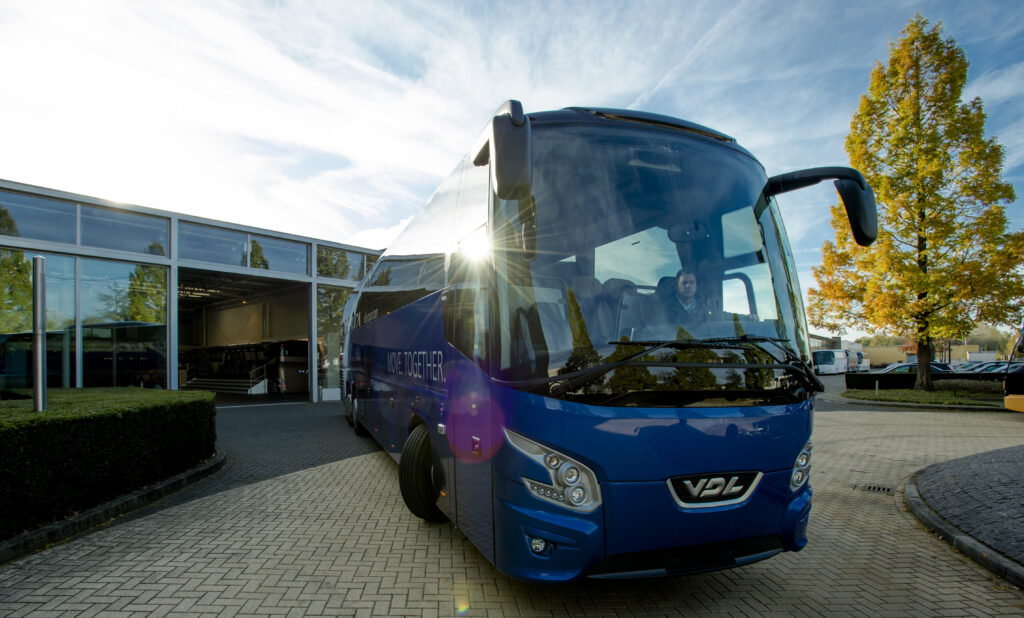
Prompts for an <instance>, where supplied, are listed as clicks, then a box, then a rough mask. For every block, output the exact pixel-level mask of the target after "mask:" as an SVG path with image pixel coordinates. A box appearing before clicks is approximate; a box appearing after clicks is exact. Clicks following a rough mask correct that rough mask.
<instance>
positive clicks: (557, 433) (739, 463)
mask: <svg viewBox="0 0 1024 618" xmlns="http://www.w3.org/2000/svg"><path fill="white" fill-rule="evenodd" d="M494 402H495V403H494V405H495V407H496V408H497V409H496V410H495V414H496V415H499V414H500V415H501V416H502V417H503V418H504V419H505V424H506V426H507V427H509V428H511V429H513V430H514V431H517V432H519V433H522V434H523V435H525V436H527V437H529V438H531V439H533V440H536V441H538V442H541V443H544V444H549V445H551V446H552V447H554V448H557V449H558V450H560V451H562V452H564V453H566V454H568V455H572V456H575V457H578V458H580V459H581V460H582V461H583V462H584V463H586V464H587V465H588V466H591V468H593V469H594V471H595V472H597V474H598V477H599V478H600V479H601V480H602V481H612V482H637V481H662V482H664V481H665V479H666V478H668V477H669V476H676V475H681V474H702V473H710V472H729V471H742V470H760V471H762V472H770V471H775V470H789V469H791V468H792V467H793V460H794V458H796V456H797V455H798V454H799V453H800V449H802V448H803V446H804V445H805V444H806V443H807V441H808V440H809V439H810V435H811V419H812V412H811V409H812V406H811V402H810V401H805V402H803V403H800V404H794V405H788V406H772V407H758V406H751V407H731V408H721V407H714V408H700V407H689V408H625V407H623V408H615V407H602V406H590V405H584V404H579V403H573V402H569V401H561V400H557V399H550V398H546V397H541V396H539V395H533V394H530V393H524V392H520V391H515V390H513V389H508V388H502V387H498V386H496V387H495V388H494Z"/></svg>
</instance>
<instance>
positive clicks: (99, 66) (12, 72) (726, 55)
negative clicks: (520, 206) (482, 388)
mask: <svg viewBox="0 0 1024 618" xmlns="http://www.w3.org/2000/svg"><path fill="white" fill-rule="evenodd" d="M972 6H973V5H972ZM914 10H916V7H914V6H911V5H905V4H904V5H900V4H877V3H868V4H858V5H842V4H834V5H827V4H826V5H823V4H821V3H819V2H794V3H791V4H790V5H787V9H786V11H779V10H778V9H777V7H775V6H773V5H771V4H761V3H756V2H729V3H721V2H713V1H697V2H687V3H684V4H680V3H677V2H670V1H661V2H658V1H651V2H644V3H620V2H610V1H608V2H601V1H595V2H592V3H587V4H576V3H539V2H537V3H533V2H525V3H517V4H514V5H505V4H500V3H499V4H476V5H474V4H461V3H443V2H442V3H437V2H420V1H409V2H382V1H376V0H368V1H367V2H359V3H355V2H347V3H338V2H326V1H322V0H321V1H317V0H295V1H292V0H283V1H281V2H275V3H264V2H248V1H242V0H239V1H237V2H230V1H226V2H220V3H213V4H211V3H204V2H201V1H199V0H181V1H179V2H175V3H156V4H154V3H141V4H140V3H136V2H130V1H128V0H94V1H92V2H89V3H77V2H33V3H30V2H18V1H16V0H0V79H3V81H4V84H5V92H4V96H2V97H0V141H2V143H3V144H4V148H2V149H0V176H2V177H4V178H6V179H9V180H15V181H21V182H26V183H31V184H38V185H42V186H47V187H53V188H56V189H62V190H67V191H73V192H79V193H85V194H89V195H95V196H98V197H103V198H108V199H112V200H118V201H125V202H131V203H137V204H142V205H145V206H152V207H156V208H164V209H168V210H174V211H179V212H185V213H190V214H197V215H201V216H205V217H210V218H215V219H225V220H229V221H236V222H240V223H246V224H249V225H254V226H257V227H265V228H270V229H276V230H280V231H286V232H291V233H296V234H302V235H309V236H313V237H318V238H325V239H330V240H339V241H347V242H351V243H355V244H358V243H359V242H365V243H367V245H368V246H377V247H380V246H383V245H382V244H380V243H384V244H386V243H387V242H390V239H391V238H393V236H394V234H395V233H397V230H398V229H399V228H400V227H401V225H402V224H401V223H399V224H394V222H401V221H405V220H407V219H408V218H409V217H410V216H411V215H412V213H413V212H415V211H416V210H417V209H418V207H419V206H420V205H421V204H422V202H423V201H424V200H425V199H426V198H427V197H428V196H429V195H430V194H431V192H432V191H433V189H434V187H435V186H436V185H437V183H438V182H439V181H440V179H441V178H442V177H443V176H444V175H445V174H446V173H448V171H449V170H450V169H451V168H452V167H453V166H454V164H455V162H456V161H457V160H458V159H459V158H460V157H461V156H462V155H463V154H464V152H465V151H466V150H467V149H468V147H469V145H470V144H471V142H472V141H473V140H474V139H475V138H476V137H477V135H478V133H479V131H480V130H481V128H482V127H483V125H484V123H485V122H486V121H487V119H488V117H489V115H490V113H491V112H492V111H493V110H494V109H495V107H496V106H497V105H498V104H499V103H501V102H502V101H503V100H505V99H507V98H518V99H520V100H522V101H523V103H524V105H525V107H526V108H527V110H528V111H530V110H540V109H552V108H560V107H564V106H569V105H594V106H610V107H625V106H627V105H629V104H630V103H633V102H635V103H637V106H638V107H643V108H646V109H648V110H650V111H654V112H659V113H666V114H670V115H675V116H681V117H684V118H687V119H689V120H693V121H695V122H700V123H703V124H707V125H709V126H712V127H715V128H716V129H719V130H722V131H724V132H726V133H730V134H732V135H734V136H735V137H737V138H738V139H739V141H740V143H742V144H743V145H745V146H747V147H748V148H749V149H750V150H751V151H752V152H754V154H755V155H757V156H758V157H759V158H760V159H761V161H762V162H764V164H765V167H766V168H767V170H768V173H769V174H774V173H779V172H783V171H789V170H792V169H797V168H801V167H811V166H815V165H842V164H845V162H846V157H845V152H844V151H843V148H842V140H843V138H844V137H845V134H846V132H847V131H848V128H849V118H850V114H851V113H852V111H853V110H854V109H855V107H856V105H857V100H858V97H859V95H860V93H862V92H863V91H864V90H865V89H866V87H867V78H868V72H869V70H870V68H871V65H872V64H873V63H874V62H875V61H876V60H880V59H884V58H885V56H886V55H887V43H888V41H889V40H891V39H895V38H897V37H898V36H899V31H900V29H901V28H902V27H903V26H904V25H905V24H906V21H907V19H909V17H910V15H911V13H912V12H913V11H914ZM923 10H924V11H925V12H926V13H928V14H927V15H926V16H927V17H929V18H930V19H933V20H939V19H941V20H943V21H944V22H945V23H946V26H947V30H948V31H951V32H953V33H954V34H955V35H956V36H958V37H959V36H963V37H964V40H967V41H970V42H971V45H972V46H974V47H972V49H968V53H969V54H970V53H973V51H972V50H973V49H982V50H983V51H985V52H986V53H990V54H993V56H996V55H998V54H999V53H1002V54H1003V56H1004V58H1003V59H1002V60H1001V61H999V62H990V63H989V64H988V65H986V66H989V67H990V68H989V69H988V70H987V72H986V73H984V74H982V75H981V76H980V77H978V78H977V79H975V80H973V81H972V82H971V83H970V85H969V88H968V90H969V92H972V93H973V92H977V93H978V94H980V95H981V96H983V97H984V98H985V100H986V104H987V105H989V106H993V107H994V106H996V105H997V104H998V105H999V106H1002V107H1005V108H1006V110H1007V111H1006V112H1004V113H1005V114H1006V116H1013V119H1012V120H1001V121H999V122H997V123H996V124H998V126H1000V127H1009V128H1003V129H1002V130H1001V132H1000V134H999V138H1000V141H1001V142H1002V143H1004V144H1005V145H1006V146H1007V153H1008V156H1007V165H1008V167H1012V166H1013V165H1019V164H1020V163H1021V162H1022V161H1024V155H1022V154H1021V153H1024V145H1022V144H1021V142H1022V138H1021V137H1020V135H1021V134H1022V133H1024V130H1022V129H1021V128H1020V124H1019V121H1018V119H1017V117H1018V116H1019V113H1018V112H1019V109H1020V108H1019V102H1020V100H1021V98H1022V95H1021V93H1020V88H1021V86H1020V84H1021V83H1024V79H1021V72H1022V71H1024V68H1022V63H1019V62H1017V63H1016V64H1008V62H1014V61H1016V60H1017V58H1019V54H1016V52H1015V50H1016V49H1017V48H1018V47H1019V46H1015V42H1019V41H1018V38H1019V32H1020V27H1019V26H1020V24H1021V19H1020V16H1021V14H1022V11H1021V10H1020V9H1017V8H1015V7H1012V6H1010V7H1008V6H1006V5H1000V4H986V3H984V2H983V3H982V4H981V5H978V7H977V8H975V9H971V10H970V11H968V10H965V9H963V7H962V6H961V5H960V4H959V3H955V2H951V1H948V0H940V1H936V2H929V3H926V6H925V7H924V9H923ZM997 23H998V24H1001V27H1000V29H999V32H996V33H993V32H992V25H993V24H997ZM1014 24H1016V25H1014ZM985 46H988V47H985ZM989 109H991V107H990V108H989ZM1006 116H1004V118H1005V117H1006ZM993 120H998V119H996V118H993ZM1015 122H1016V123H1017V124H1014V123H1015ZM815 191H817V189H816V190H815ZM822 191H824V193H809V194H807V195H804V194H801V195H800V196H799V197H794V198H793V200H791V201H790V202H784V203H783V210H784V215H785V218H786V223H787V225H788V226H789V231H790V234H791V236H792V238H793V241H794V242H793V244H794V248H795V249H796V250H797V253H798V254H801V251H802V250H803V249H806V248H808V247H811V248H814V247H820V245H821V242H822V241H823V240H824V239H825V238H826V237H828V236H829V235H830V229H829V228H828V226H827V221H828V215H827V205H828V204H829V203H833V202H834V196H833V195H831V194H830V191H831V190H830V189H828V188H826V189H822ZM805 193H806V192H805ZM795 195H796V194H794V196H795ZM823 221H824V222H825V223H824V225H823V224H822V222H823Z"/></svg>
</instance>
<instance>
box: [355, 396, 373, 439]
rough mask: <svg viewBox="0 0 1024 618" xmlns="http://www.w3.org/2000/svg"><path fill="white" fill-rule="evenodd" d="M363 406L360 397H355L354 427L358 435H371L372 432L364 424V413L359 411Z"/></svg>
mask: <svg viewBox="0 0 1024 618" xmlns="http://www.w3.org/2000/svg"><path fill="white" fill-rule="evenodd" d="M361 407H363V406H362V404H361V403H359V398H358V397H353V398H352V429H354V430H355V431H356V435H357V436H368V435H370V432H369V431H367V430H366V427H365V426H364V425H363V419H362V415H361V414H360V413H359V409H360V408H361Z"/></svg>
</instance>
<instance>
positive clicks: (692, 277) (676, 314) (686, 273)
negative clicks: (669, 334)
mask: <svg viewBox="0 0 1024 618" xmlns="http://www.w3.org/2000/svg"><path fill="white" fill-rule="evenodd" d="M662 307H663V308H664V309H665V313H666V315H667V316H668V321H669V322H670V323H673V324H679V325H681V326H684V327H687V328H690V327H692V326H698V325H700V324H703V323H705V322H707V321H708V316H709V315H710V314H711V312H710V310H709V309H708V306H707V304H706V303H705V302H704V300H703V299H701V298H699V297H698V296H697V274H696V273H695V272H694V271H693V269H692V268H689V267H686V266H684V267H682V268H680V269H679V271H678V272H677V273H676V281H675V289H674V290H673V293H670V294H666V295H665V296H664V297H663V298H662Z"/></svg>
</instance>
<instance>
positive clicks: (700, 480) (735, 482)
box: [668, 472, 761, 508]
mask: <svg viewBox="0 0 1024 618" xmlns="http://www.w3.org/2000/svg"><path fill="white" fill-rule="evenodd" d="M760 480H761V473H760V472H728V473H725V474H722V475H721V476H717V475H693V476H677V477H673V478H671V479H669V481H668V486H669V489H671V491H672V495H673V496H674V497H675V499H676V502H678V503H679V505H680V506H686V507H696V508H699V507H706V506H717V505H722V504H724V503H727V504H735V503H737V502H740V501H742V500H744V499H746V497H747V496H749V495H750V493H751V492H752V491H753V490H754V488H755V487H756V486H757V483H758V481H760Z"/></svg>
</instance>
